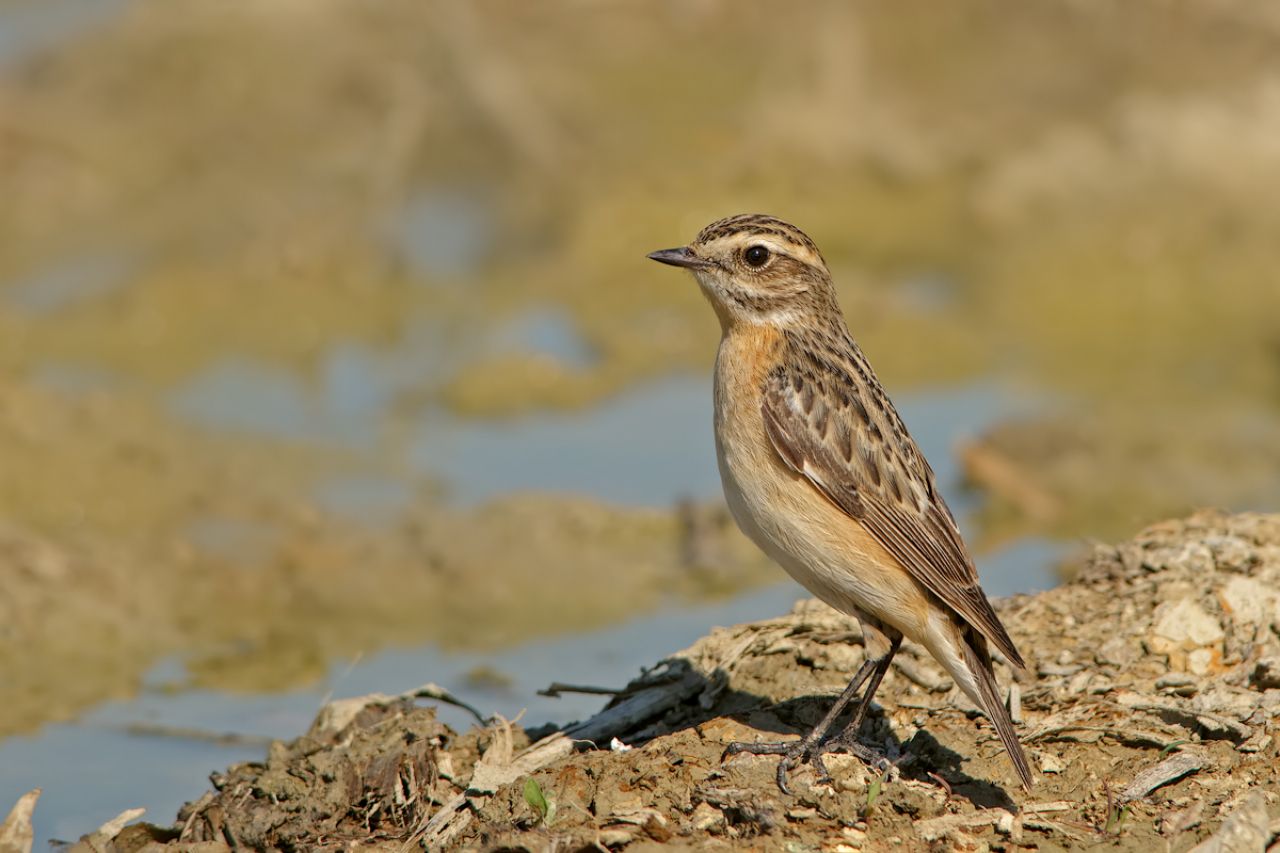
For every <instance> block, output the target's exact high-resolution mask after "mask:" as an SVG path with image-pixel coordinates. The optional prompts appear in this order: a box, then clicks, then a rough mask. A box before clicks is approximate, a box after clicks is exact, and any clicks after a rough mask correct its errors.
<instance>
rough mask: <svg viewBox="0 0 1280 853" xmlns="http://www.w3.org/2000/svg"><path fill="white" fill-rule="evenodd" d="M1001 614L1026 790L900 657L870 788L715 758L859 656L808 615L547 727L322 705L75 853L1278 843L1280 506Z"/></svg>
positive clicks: (950, 701) (711, 643)
mask: <svg viewBox="0 0 1280 853" xmlns="http://www.w3.org/2000/svg"><path fill="white" fill-rule="evenodd" d="M998 609H999V610H1000V612H1001V616H1002V618H1003V619H1004V620H1005V622H1006V624H1007V625H1008V626H1009V629H1010V633H1011V634H1012V635H1013V637H1014V638H1015V640H1016V641H1017V643H1018V645H1019V648H1020V649H1021V650H1022V652H1023V654H1024V655H1025V656H1026V658H1027V660H1028V664H1029V670H1028V672H1027V674H1026V676H1025V677H1023V678H1021V679H1020V680H1015V679H1014V677H1013V674H1012V673H1011V672H1010V670H1009V668H1008V667H1007V666H1005V665H1003V664H999V665H998V666H999V669H1000V672H999V676H1000V678H1001V681H1002V683H1003V684H1005V685H1011V689H1010V693H1011V696H1010V702H1011V705H1012V707H1013V709H1014V711H1015V715H1016V716H1017V717H1018V718H1019V719H1020V721H1021V729H1022V735H1023V740H1024V743H1025V744H1026V747H1027V750H1028V753H1029V756H1030V758H1031V761H1032V764H1033V766H1034V768H1035V769H1036V775H1037V781H1036V786H1035V789H1034V790H1033V791H1032V792H1031V793H1030V794H1024V793H1023V792H1021V790H1020V789H1019V788H1018V787H1017V784H1016V780H1015V778H1014V776H1013V774H1012V772H1011V770H1010V768H1009V766H1008V765H1007V759H1006V758H1005V756H1004V754H1003V752H1002V751H1001V749H1000V746H999V744H998V742H997V741H996V739H995V735H994V733H993V732H992V730H991V728H990V727H989V726H988V725H987V723H986V722H985V720H983V719H981V718H978V717H977V716H976V712H974V711H973V710H972V709H971V708H969V707H966V702H965V700H964V699H963V698H960V697H959V696H958V694H957V693H956V691H955V690H953V689H952V685H951V683H950V682H949V681H948V680H947V678H946V677H945V676H944V675H943V673H942V671H941V670H940V669H939V668H938V667H936V666H935V665H934V664H933V662H932V660H931V659H930V658H929V657H928V656H927V655H926V654H924V653H922V652H921V651H920V650H918V649H915V648H912V647H910V646H908V647H906V649H905V653H904V654H902V655H900V657H899V660H898V661H897V662H895V666H894V668H893V670H892V671H891V672H890V674H889V675H888V677H887V678H886V680H885V683H884V685H883V687H882V688H881V690H882V692H881V693H880V694H879V697H878V699H879V705H880V710H879V711H877V712H874V716H873V717H872V718H871V719H870V721H869V722H868V724H867V725H866V726H865V727H864V729H863V735H864V742H866V743H868V744H871V745H874V746H876V747H878V748H880V749H882V750H884V751H885V753H886V755H887V756H889V757H890V758H891V759H893V760H894V766H893V767H891V768H888V769H887V770H886V771H885V772H883V773H881V772H879V771H872V770H869V769H868V768H866V767H865V766H863V765H862V764H861V763H859V762H857V761H855V760H852V759H844V760H842V759H839V758H835V759H833V760H832V762H831V764H832V774H833V778H834V784H833V785H830V786H828V785H819V784H816V782H815V778H814V776H813V774H812V771H811V770H809V769H807V768H806V769H802V770H800V771H798V772H797V773H795V774H794V776H793V789H794V795H793V796H784V795H782V794H781V793H780V792H779V791H778V789H777V787H776V786H775V784H774V768H775V766H776V765H775V761H774V760H773V759H770V758H760V757H747V756H744V757H737V758H735V759H733V760H731V761H729V762H726V763H721V761H720V755H721V752H722V750H723V748H724V745H725V744H726V743H728V742H729V741H732V740H737V739H756V738H769V737H775V736H776V735H778V734H783V735H784V736H788V735H792V734H795V733H797V732H800V731H801V730H803V729H805V728H807V727H808V726H809V725H811V724H812V723H813V722H814V721H816V719H817V717H818V716H819V715H820V714H821V713H822V712H823V710H824V708H825V707H826V706H827V703H828V702H829V701H830V699H831V696H832V695H833V694H834V693H835V692H837V691H838V690H839V689H840V688H841V687H842V686H843V684H844V681H845V678H846V676H847V674H848V673H849V672H850V671H851V670H852V669H853V668H854V667H856V666H857V665H858V663H859V661H860V659H861V656H862V650H861V647H860V642H859V640H860V638H859V635H858V631H857V629H856V627H855V626H852V625H851V624H850V623H849V621H848V620H846V619H845V618H843V617H841V616H839V615H838V614H836V613H834V612H833V611H831V610H829V609H828V608H826V607H825V606H822V605H819V604H817V603H814V602H807V603H802V604H800V605H798V606H797V608H796V610H795V611H794V612H792V613H791V614H789V615H787V616H784V617H781V618H778V619H773V620H769V621H766V622H760V623H754V624H748V625H740V626H736V627H732V628H720V629H716V630H715V631H713V632H712V633H711V634H710V635H709V636H707V637H706V638H704V639H703V640H701V641H699V642H698V643H696V644H695V645H694V646H693V647H691V648H690V649H688V650H686V651H685V652H682V653H680V654H678V655H675V656H673V657H671V658H669V659H667V660H664V661H662V662H660V663H658V664H657V665H656V666H655V667H654V668H653V669H651V670H650V671H648V672H646V673H645V674H644V675H643V676H642V677H641V678H639V679H637V680H636V681H634V682H633V683H632V684H631V685H630V686H629V687H628V688H627V691H626V693H625V694H624V695H620V696H618V697H616V698H615V699H613V700H612V701H611V702H610V703H609V706H608V707H607V708H606V709H605V710H603V711H602V712H601V713H600V714H599V715H597V716H595V717H593V718H592V719H590V720H587V721H585V722H582V723H576V724H572V725H569V726H566V727H564V729H563V730H562V731H557V732H546V731H542V732H525V731H523V730H521V729H520V727H519V726H518V725H515V724H510V723H507V722H505V721H497V722H496V723H493V724H491V725H489V726H487V727H484V728H480V727H477V728H475V729H473V730H472V731H470V732H468V733H466V734H462V735H459V734H456V733H454V732H452V731H450V730H449V729H447V728H446V727H445V726H443V725H442V724H440V723H439V722H437V720H436V719H435V715H434V713H433V711H432V710H431V708H429V707H423V706H422V705H421V704H420V703H419V702H417V701H415V699H414V698H413V697H374V698H368V697H367V698H365V699H358V700H348V701H344V702H339V703H335V704H333V705H331V706H329V707H328V708H326V709H325V711H324V712H322V714H321V715H320V717H319V718H318V719H317V721H316V722H315V724H314V725H313V727H312V729H311V730H310V731H309V732H307V733H306V734H305V735H303V736H302V737H300V738H299V739H297V740H296V741H293V742H292V743H288V744H286V743H276V744H275V745H273V746H272V748H271V749H270V750H269V752H268V754H267V756H266V757H265V759H264V760H263V761H262V762H254V763H247V764H242V765H238V766H235V767H232V768H231V769H229V770H228V771H226V772H225V773H217V774H214V776H213V777H212V779H213V782H214V790H212V791H210V792H209V793H208V794H206V795H205V796H204V797H203V798H202V799H200V800H199V801H197V802H195V803H192V804H189V805H188V806H187V807H186V808H185V809H184V810H183V811H182V812H181V814H179V815H178V817H177V820H176V822H175V823H174V824H173V825H172V826H170V827H161V826H156V825H145V824H140V825H134V826H131V827H128V828H126V829H124V830H123V831H120V830H119V829H118V827H114V826H112V827H108V828H107V829H108V831H107V833H105V834H99V835H97V836H94V837H92V838H87V839H86V840H85V842H86V844H89V843H91V844H92V845H94V846H93V847H89V846H85V847H81V848H78V849H100V850H101V849H117V850H137V849H142V848H147V849H152V850H159V849H160V846H159V845H167V846H169V847H172V848H173V849H188V850H196V849H199V850H208V851H213V850H222V849H227V848H228V847H232V846H244V847H253V848H274V849H313V848H315V849H342V848H344V847H345V846H346V845H349V844H350V843H352V842H362V843H368V844H371V845H373V846H375V847H377V848H379V849H388V850H390V849H397V850H399V849H414V848H416V847H417V846H418V845H423V846H425V847H426V848H427V849H432V850H437V849H441V850H444V849H498V848H501V849H528V850H550V849H560V850H565V849H567V850H576V849H588V848H593V847H594V848H598V847H608V848H611V849H624V848H625V849H634V850H640V849H649V848H652V847H653V846H655V845H657V844H668V845H677V846H678V845H683V846H685V847H690V848H692V847H697V848H711V847H730V846H732V847H741V848H747V849H760V850H764V849H783V848H784V847H787V848H788V849H795V850H849V849H868V850H879V849H886V848H887V847H889V846H891V845H892V846H897V847H904V848H905V849H925V848H928V847H930V846H931V845H932V846H935V847H937V848H939V849H965V850H978V849H988V848H991V849H1004V850H1014V849H1024V848H1031V849H1042V850H1060V849H1080V848H1089V847H1107V848H1110V849H1122V850H1151V849H1157V848H1164V847H1165V845H1166V844H1167V845H1169V846H1170V847H1171V848H1173V849H1179V850H1186V849H1189V848H1190V847H1192V846H1193V845H1194V844H1197V843H1199V842H1201V841H1203V840H1205V839H1208V838H1211V837H1213V838H1215V839H1217V841H1215V842H1211V844H1218V845H1219V846H1208V847H1204V848H1197V849H1203V850H1236V849H1241V850H1243V849H1263V847H1264V846H1265V845H1267V844H1270V843H1271V840H1272V838H1273V837H1274V836H1275V835H1276V833H1277V832H1280V824H1277V822H1276V820H1275V816H1277V815H1280V796H1278V795H1277V791H1278V790H1280V750H1278V745H1277V740H1276V737H1275V735H1276V716H1277V713H1278V712H1280V515H1269V516H1268V515H1235V516H1227V515H1221V514H1217V513H1208V512H1206V513H1201V514H1197V515H1195V516H1192V517H1190V518H1188V519H1185V520H1180V521H1170V522H1165V523H1162V524H1158V525H1155V526H1153V527H1150V528H1148V529H1146V530H1144V531H1143V532H1142V533H1140V534H1139V535H1138V536H1137V537H1135V538H1134V539H1133V540H1131V541H1128V542H1125V543H1123V544H1120V545H1118V546H1098V547H1097V548H1096V550H1095V552H1094V553H1093V554H1092V556H1091V557H1089V558H1088V559H1087V560H1086V561H1085V562H1084V563H1083V564H1082V565H1081V566H1080V567H1079V570H1078V572H1077V575H1076V578H1075V580H1074V581H1072V582H1071V583H1069V584H1067V585H1065V586H1062V587H1060V588H1057V589H1054V590H1051V591H1048V592H1045V593H1041V594H1038V595H1035V596H1021V597H1016V598H1013V599H1008V600H1004V601H1002V602H1000V604H999V608H998ZM588 742H590V743H588ZM591 743H594V744H595V745H597V746H598V747H599V748H597V749H592V748H590V747H591ZM611 745H612V746H611ZM112 836H114V840H111V838H112ZM1227 836H1230V837H1231V838H1234V839H1236V840H1237V842H1238V841H1239V839H1240V838H1244V839H1246V841H1247V843H1246V846H1222V845H1221V842H1222V840H1223V838H1225V837H1227ZM1249 839H1251V841H1249ZM1249 845H1252V846H1249Z"/></svg>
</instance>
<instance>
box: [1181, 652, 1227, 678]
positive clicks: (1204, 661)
mask: <svg viewBox="0 0 1280 853" xmlns="http://www.w3.org/2000/svg"><path fill="white" fill-rule="evenodd" d="M1220 658H1221V655H1220V654H1218V652H1217V650H1216V649H1195V650H1193V651H1190V652H1187V671H1188V672H1190V673H1193V674H1195V675H1208V674H1209V673H1211V672H1213V671H1214V670H1216V669H1218V668H1219V666H1218V663H1219V661H1220Z"/></svg>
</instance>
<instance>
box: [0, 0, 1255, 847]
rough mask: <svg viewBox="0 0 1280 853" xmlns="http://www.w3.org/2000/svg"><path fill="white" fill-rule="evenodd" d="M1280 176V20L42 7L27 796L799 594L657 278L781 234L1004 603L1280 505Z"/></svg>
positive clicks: (762, 612)
mask: <svg viewBox="0 0 1280 853" xmlns="http://www.w3.org/2000/svg"><path fill="white" fill-rule="evenodd" d="M1278 194H1280V14H1278V13H1277V10H1276V9H1275V8H1273V7H1272V6H1270V5H1267V4H1259V3H1248V2H1236V1H1235V0H1221V1H1220V2H1215V3H1207V4H1174V3H1167V2H1161V0H1141V2H1127V3H1081V2H1075V0H1045V2H1041V3H1035V4H1030V3H1025V4H1016V5H1010V4H1008V3H998V2H994V0H956V1H955V2H952V3H948V4H945V5H939V4H936V3H933V2H927V0H910V2H903V0H884V2H872V0H868V2H863V3H860V4H848V3H843V2H815V3H810V4H802V5H799V6H796V7H794V8H791V9H789V10H788V12H787V14H786V16H785V17H784V18H779V17H778V15H777V14H776V13H766V12H765V10H764V9H763V8H757V7H754V6H744V5H743V4H736V3H730V2H728V0H688V2H674V0H672V2H658V3H653V2H626V0H560V2H553V3H539V4H527V3H517V2H468V0H365V2H360V3H351V2H339V0H231V1H230V2H219V3H210V2H202V0H0V588H2V589H3V593H2V594H0V813H3V812H4V811H5V810H7V808H8V806H9V804H10V803H12V802H13V800H14V799H16V798H17V796H18V795H19V794H21V793H22V792H24V791H26V790H28V789H29V788H32V787H36V786H41V787H43V788H44V790H45V794H44V798H43V800H42V801H41V803H40V805H39V806H38V807H37V810H36V827H37V832H38V834H39V835H40V836H41V837H42V838H50V837H61V838H75V837H77V836H78V835H79V834H81V833H83V832H87V831H90V830H91V829H93V828H94V827H96V826H97V825H98V824H99V823H100V822H102V821H104V820H106V819H108V818H110V817H112V816H114V815H115V814H117V813H118V812H120V811H122V810H123V809H125V808H129V807H133V806H144V807H146V808H148V815H147V817H148V819H150V820H153V821H155V822H157V823H165V822H167V821H170V820H172V818H173V816H174V814H175V812H176V809H177V807H178V806H179V805H180V804H181V803H182V802H183V801H184V800H186V799H192V798H195V797H197V796H199V795H200V793H201V792H202V791H203V790H204V789H205V787H206V782H205V780H206V777H207V774H208V773H209V772H210V771H212V770H217V769H221V768H222V767H224V766H226V765H227V764H228V763H230V762H233V761H237V760H244V759H250V758H256V757H260V756H261V755H262V754H263V752H264V750H265V747H266V744H267V743H268V742H269V740H270V738H273V737H292V736H295V735H297V734H299V733H300V732H301V731H302V730H303V729H304V728H305V727H306V726H307V724H308V723H309V721H310V719H311V717H312V715H313V714H314V713H315V711H316V710H317V709H318V707H319V706H320V704H321V703H322V702H323V701H324V700H325V698H326V697H328V696H333V695H357V694H360V693H365V692H370V691H374V690H378V691H383V692H390V693H395V692H399V691H402V690H406V689H410V688H413V687H416V686H418V685H419V684H421V683H424V682H428V681H432V682H436V683H438V684H440V685H442V686H445V687H447V688H449V689H450V690H452V691H454V692H455V693H456V694H457V695H459V696H460V697H462V698H463V699H465V700H467V701H469V702H471V703H472V704H474V705H475V706H476V707H477V708H479V709H480V710H481V711H482V712H483V713H485V714H488V713H492V712H500V713H503V714H505V715H508V716H515V715H516V714H518V713H520V712H521V710H522V709H524V711H525V717H524V720H523V722H525V723H526V724H537V723H542V722H546V721H560V722H565V721H568V720H571V719H574V718H578V717H582V716H585V715H587V714H589V713H591V711H592V710H593V709H595V708H597V707H598V706H599V705H600V702H601V700H600V698H599V697H573V696H566V697H564V698H561V699H559V700H553V699H549V698H544V697H540V696H538V695H536V693H535V691H536V690H537V689H538V688H541V687H544V686H546V685H547V684H549V683H550V682H551V681H556V680H559V681H568V682H577V683H588V684H598V685H601V686H606V687H615V688H616V687H621V686H623V685H624V684H625V683H626V682H627V681H628V680H629V679H630V678H632V677H634V676H635V675H636V674H638V671H639V667H640V666H642V665H645V664H650V663H652V662H654V661H656V660H657V659H658V658H660V657H661V656H663V655H665V654H668V653H670V652H673V651H676V650H678V649H679V648H681V647H683V646H684V645H686V644H688V643H689V642H691V641H692V640H693V639H694V638H696V637H698V636H700V635H702V634H704V633H706V632H707V631H708V630H709V629H710V628H711V627H712V626H713V625H715V624H725V623H732V622H736V621H740V620H744V619H749V618H760V617H765V616H770V615H777V614H779V613H782V612H784V611H785V610H786V609H788V608H789V606H790V604H791V602H792V601H794V600H795V599H796V598H798V597H800V595H801V591H800V590H799V589H798V588H797V587H795V586H794V585H791V584H790V583H789V582H785V581H784V580H783V577H784V576H783V575H782V573H781V571H780V570H778V569H776V568H774V567H771V566H770V565H768V564H767V563H766V561H765V560H764V559H763V558H762V557H760V556H759V555H757V554H756V552H755V551H754V550H753V549H752V547H751V546H750V545H749V544H747V543H746V542H745V541H744V540H742V539H741V538H740V537H739V536H738V535H737V534H736V532H735V531H734V530H733V529H732V524H731V523H730V522H729V521H728V520H727V517H726V515H725V511H724V509H723V506H722V504H721V499H720V497H719V483H718V479H717V475H716V471H715V464H714V458H713V448H712V442H711V424H710V369H711V360H712V358H713V354H714V348H715V344H716V341H717V339H718V328H717V325H716V322H715V319H714V317H713V315H712V312H711V311H710V310H709V309H708V308H707V306H706V305H705V304H703V301H702V298H701V296H700V295H699V293H698V292H697V289H696V287H695V285H694V284H693V282H692V281H691V280H689V279H688V277H687V276H684V275H680V274H677V273H675V272H674V271H672V270H670V269H664V268H659V267H657V266H656V265H654V264H652V263H650V262H649V261H647V260H645V259H644V255H645V253H646V252H648V251H651V250H653V249H657V248H663V247H667V246H673V245H680V244H682V243H684V242H687V241H688V240H689V239H690V238H691V237H692V236H693V235H694V234H695V233H696V231H697V230H698V229H699V228H700V227H701V226H702V225H704V224H706V223H707V222H709V221H710V220H712V219H714V218H717V217H720V216H723V215H727V214H731V213H737V212H745V211H761V212H768V213H772V214H775V215H778V216H781V217H783V218H786V219H789V220H791V221H794V222H795V223H796V224H798V225H799V226H800V227H801V228H803V229H805V230H806V231H807V232H808V233H809V234H810V235H811V236H812V237H813V238H814V239H815V240H816V241H817V242H818V244H819V245H820V246H821V247H822V249H823V252H824V254H825V255H826V257H827V259H828V261H829V262H830V264H831V266H832V268H833V271H834V274H835V276H836V280H837V283H838V285H839V287H840V296H841V301H842V303H843V305H844V308H845V311H846V314H847V316H848V319H849V322H850V325H851V327H852V329H853V332H854V335H855V337H857V338H858V339H859V340H860V341H861V343H862V344H863V347H864V349H865V350H866V351H867V353H868V355H869V356H870V358H871V360H872V362H873V363H874V364H875V365H876V366H877V369H878V370H879V372H880V375H881V378H882V380H883V381H884V382H885V384H886V385H887V386H888V387H889V390H890V391H891V393H892V394H893V396H894V398H895V400H896V401H897V402H898V403H899V405H900V408H901V410H902V412H903V414H904V416H905V418H906V420H907V422H908V424H909V426H910V427H911V429H912V431H913V432H914V433H915V434H916V437H917V439H918V440H919V441H920V443H921V444H922V445H923V447H924V449H925V452H926V454H927V455H928V456H929V457H930V459H931V460H932V461H933V463H934V467H935V468H936V469H937V471H938V473H939V476H940V478H941V481H942V486H943V488H944V491H945V493H946V494H947V497H948V499H949V500H950V501H951V502H952V505H953V507H954V508H956V510H957V514H958V515H959V516H960V517H961V523H962V526H963V527H964V530H965V532H966V535H967V537H968V539H969V541H970V543H971V544H972V545H973V547H974V550H975V552H976V553H977V554H978V561H979V565H980V567H981V569H982V573H983V577H984V584H985V586H986V588H987V590H988V591H989V592H990V593H992V594H1009V593H1013V592H1024V591H1031V590H1034V589H1038V588H1043V587H1045V586H1048V585H1050V584H1052V583H1055V582H1056V581H1057V579H1058V577H1059V574H1058V572H1057V566H1058V565H1059V563H1060V562H1061V561H1062V559H1063V557H1064V555H1066V554H1069V553H1070V552H1071V550H1072V549H1075V548H1079V547H1081V546H1082V545H1083V544H1084V543H1087V542H1088V541H1090V540H1093V539H1108V538H1117V537H1122V536H1126V535H1128V534H1130V533H1132V532H1133V531H1134V530H1136V528H1137V527H1138V526H1140V525H1142V524H1143V523H1145V522H1148V521H1151V520H1155V519H1159V518H1162V517H1166V516H1169V515H1172V514H1177V513H1181V512H1184V511H1186V510H1188V509H1189V508H1192V507H1195V506H1203V505H1217V506H1222V507H1227V508H1262V509H1266V508H1271V509H1275V508H1276V507H1277V506H1278V505H1280V428H1278V427H1277V414H1280V280H1278V278H1280V277H1278V275H1277V265H1278V264H1280V233H1278V227H1280V207H1277V206H1276V204H1275V199H1276V198H1277V195H1278ZM444 713H445V715H446V718H447V719H449V720H450V722H451V723H453V724H454V725H456V726H459V727H465V726H466V725H468V724H469V719H468V718H467V717H466V715H465V714H463V713H462V712H460V711H457V710H456V709H451V710H448V711H446V712H444Z"/></svg>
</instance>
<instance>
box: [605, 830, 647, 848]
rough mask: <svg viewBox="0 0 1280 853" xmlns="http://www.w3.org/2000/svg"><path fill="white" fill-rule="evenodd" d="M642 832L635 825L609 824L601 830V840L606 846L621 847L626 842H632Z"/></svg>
mask: <svg viewBox="0 0 1280 853" xmlns="http://www.w3.org/2000/svg"><path fill="white" fill-rule="evenodd" d="M639 834H640V832H639V830H638V828H637V827H634V826H628V825H623V826H609V827H605V828H604V829H602V830H600V834H599V836H597V838H598V839H599V842H600V844H601V845H603V846H605V847H621V846H622V845H624V844H630V843H631V842H632V841H634V840H635V837H636V836H637V835H639Z"/></svg>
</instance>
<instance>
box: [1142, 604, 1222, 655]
mask: <svg viewBox="0 0 1280 853" xmlns="http://www.w3.org/2000/svg"><path fill="white" fill-rule="evenodd" d="M1225 636H1226V635H1225V634H1224V633H1223V630H1222V625H1221V624H1219V622H1218V620H1217V619H1215V618H1214V617H1212V616H1210V615H1209V614H1208V613H1206V612H1205V610H1204V608H1203V607H1201V606H1200V605H1199V604H1198V603H1196V602H1195V601H1194V600H1193V599H1190V598H1183V599H1181V600H1179V601H1176V602H1165V603H1164V604H1161V605H1160V606H1159V607H1157V608H1156V612H1155V620H1154V625H1153V628H1152V635H1151V637H1150V638H1148V640H1147V646H1148V647H1149V648H1150V649H1151V651H1152V652H1153V653H1155V654H1161V655H1168V656H1169V665H1170V666H1172V667H1174V668H1178V669H1183V668H1189V667H1190V663H1189V662H1188V661H1187V659H1186V656H1185V654H1184V653H1185V652H1189V651H1193V650H1195V649H1200V648H1204V647H1206V646H1218V645H1220V644H1221V642H1222V640H1223V638H1224V637H1225ZM1211 663H1212V661H1211V660H1208V659H1206V658H1205V657H1204V656H1203V655H1201V656H1199V657H1197V659H1196V665H1197V666H1200V667H1207V666H1209V665H1210V664H1211Z"/></svg>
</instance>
